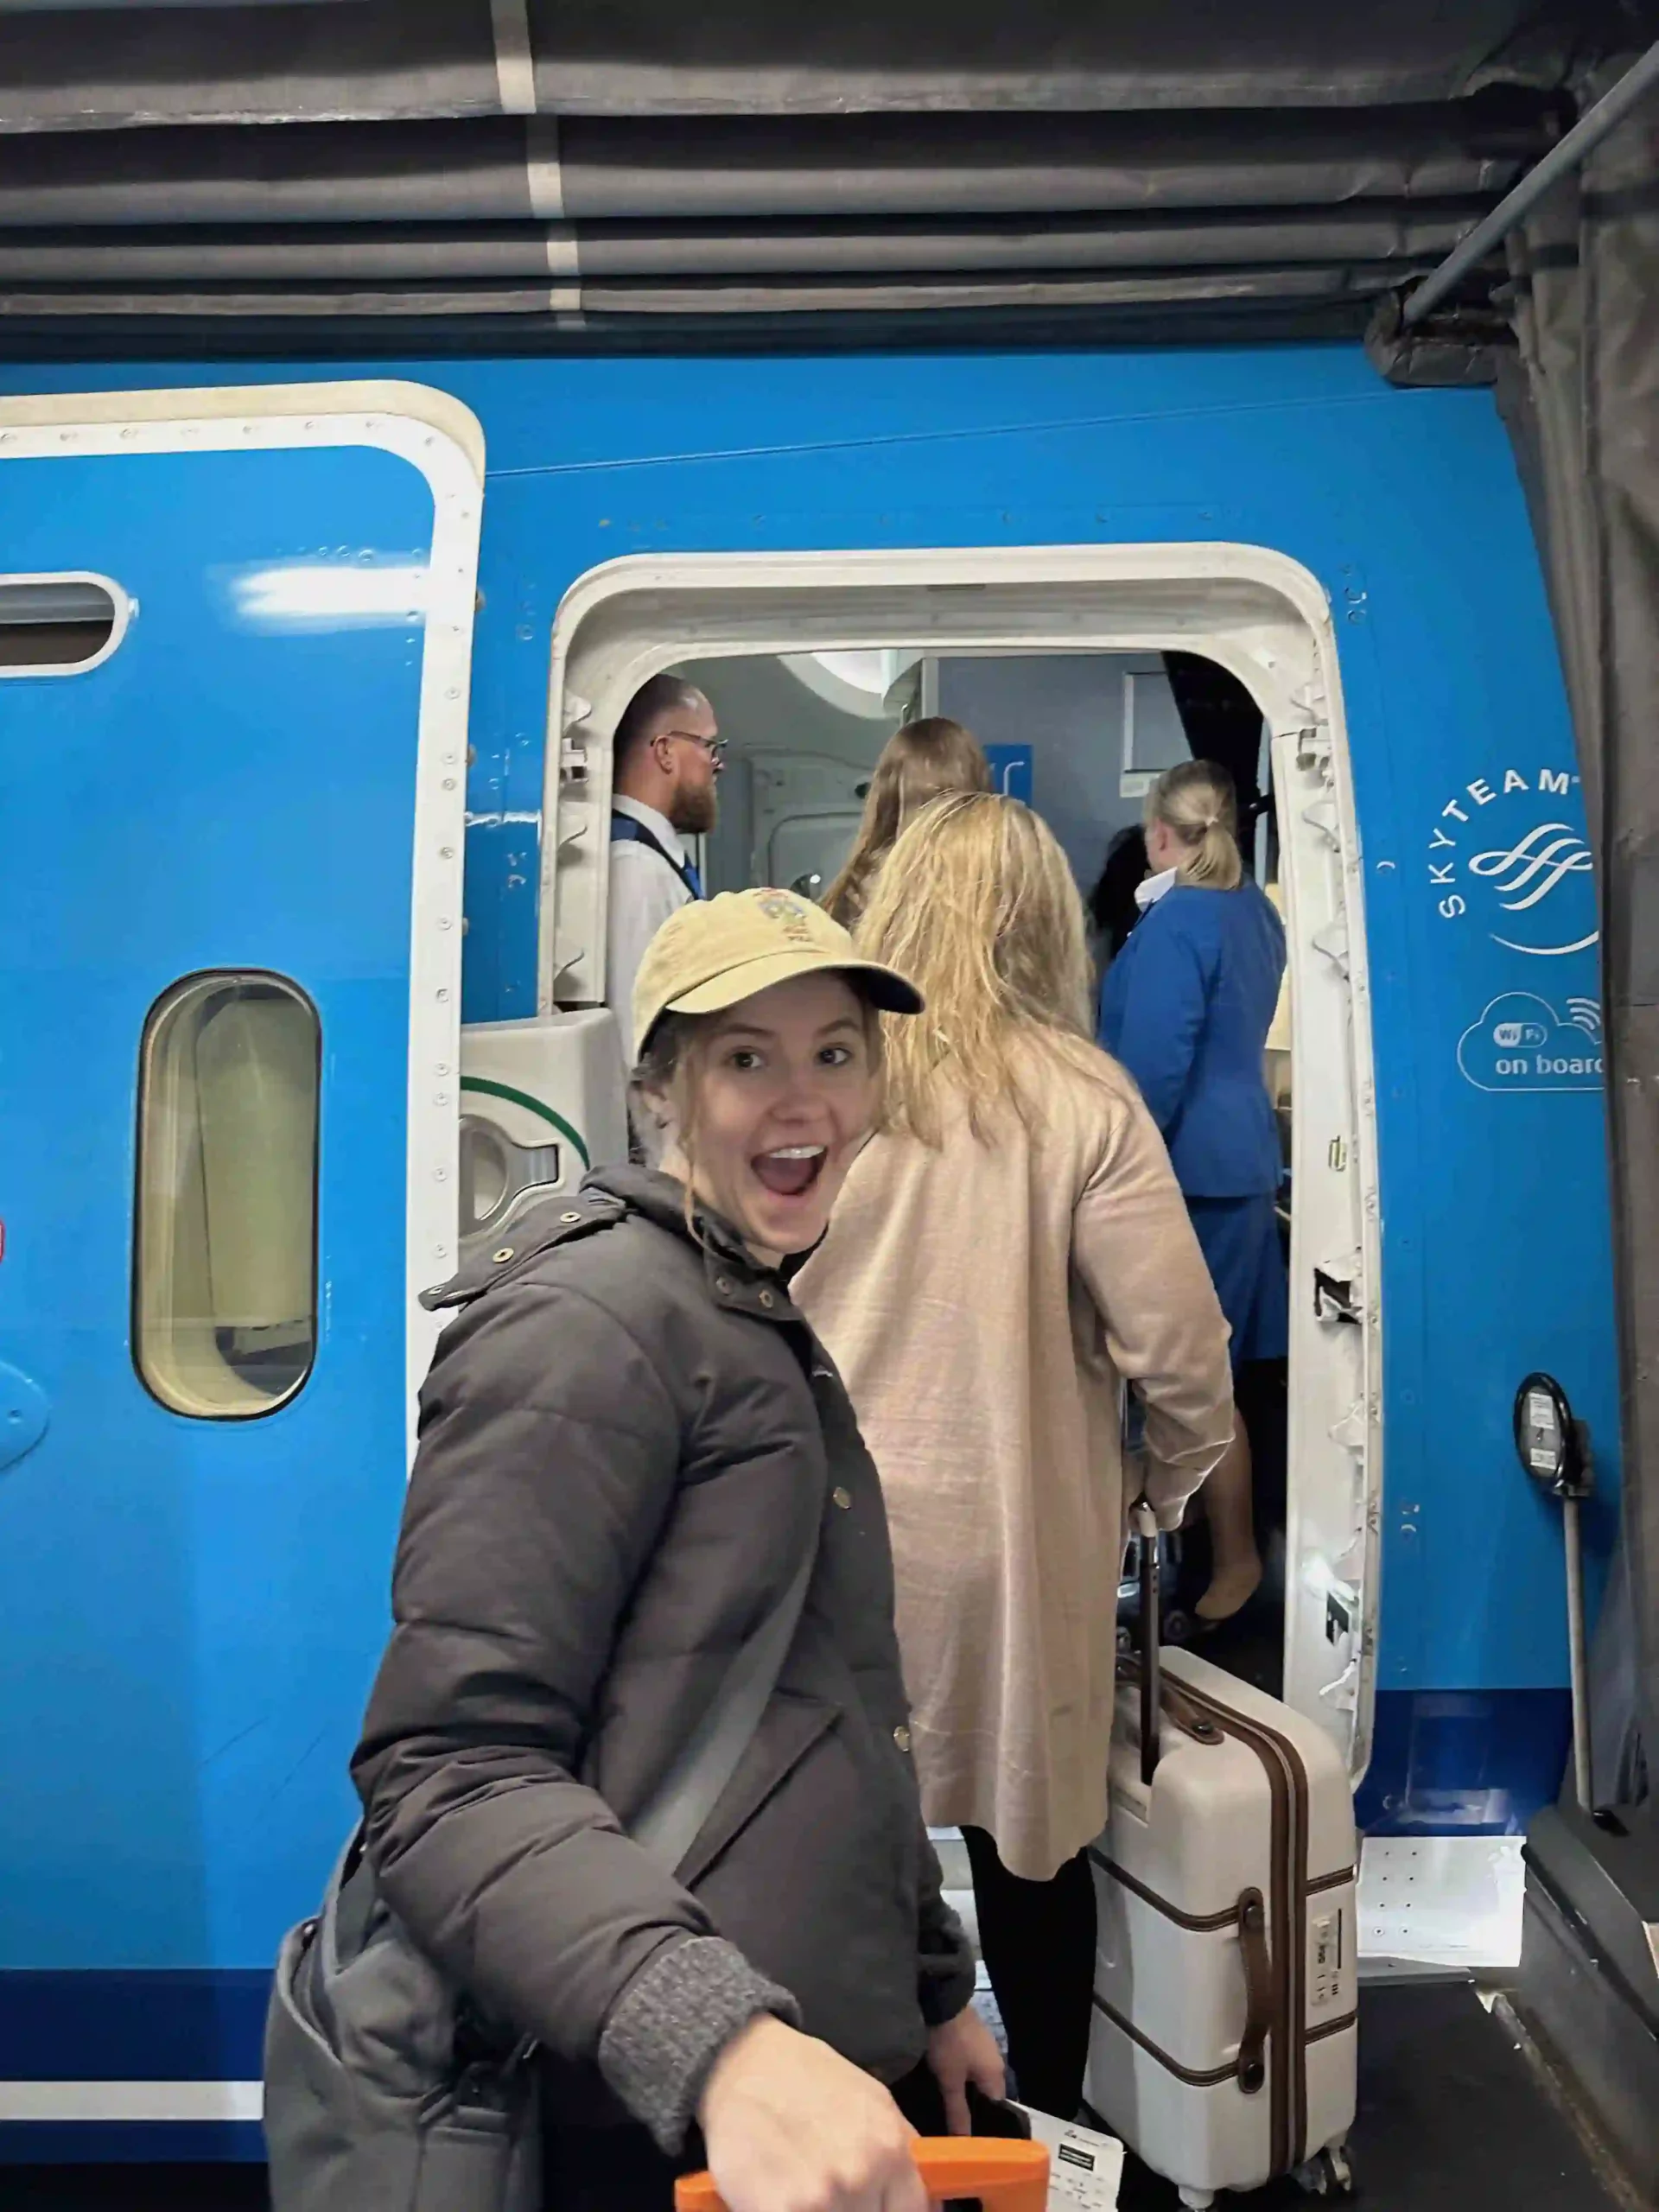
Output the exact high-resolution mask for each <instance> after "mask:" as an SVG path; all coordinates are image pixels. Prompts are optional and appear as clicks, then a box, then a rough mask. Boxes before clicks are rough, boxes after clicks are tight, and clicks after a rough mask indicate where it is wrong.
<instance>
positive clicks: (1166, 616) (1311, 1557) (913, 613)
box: [537, 543, 1383, 1779]
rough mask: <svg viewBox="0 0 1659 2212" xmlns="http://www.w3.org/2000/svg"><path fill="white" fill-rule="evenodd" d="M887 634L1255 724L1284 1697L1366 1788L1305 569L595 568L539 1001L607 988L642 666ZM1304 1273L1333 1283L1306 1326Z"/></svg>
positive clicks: (1315, 648) (1360, 969)
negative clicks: (613, 888)
mask: <svg viewBox="0 0 1659 2212" xmlns="http://www.w3.org/2000/svg"><path fill="white" fill-rule="evenodd" d="M880 645H906V646H911V647H920V648H921V649H922V650H924V651H925V652H926V653H927V654H929V655H931V656H939V655H944V654H950V653H964V652H971V653H987V652H1001V653H1048V652H1063V653H1077V652H1090V651H1097V652H1156V651H1160V650H1162V649H1165V648H1179V649H1181V650H1183V651H1185V652H1199V653H1203V654H1205V655H1206V656H1208V657H1209V658H1211V659H1213V660H1216V661H1217V662H1219V663H1220V664H1222V666H1224V667H1225V668H1227V669H1229V670H1230V671H1231V672H1232V673H1233V674H1234V675H1235V676H1236V677H1238V678H1239V679H1240V681H1241V682H1243V683H1244V684H1245V685H1246V686H1247V687H1248V689H1249V690H1250V692H1251V693H1252V695H1253V696H1255V699H1256V700H1257V702H1259V703H1260V705H1261V708H1262V714H1263V715H1264V717H1265V718H1266V720H1267V721H1268V727H1269V729H1270V732H1271V734H1272V741H1273V752H1274V780H1275V791H1276V800H1277V810H1278V822H1279V832H1280V849H1281V880H1282V883H1283V888H1284V893H1285V899H1286V913H1287V929H1288V934H1289V938H1290V944H1291V957H1290V976H1291V1012H1292V1023H1293V1070H1294V1072H1293V1090H1292V1096H1293V1154H1294V1162H1293V1173H1294V1184H1293V1188H1294V1194H1295V1204H1294V1224H1293V1229H1292V1238H1291V1355H1290V1356H1291V1363H1292V1374H1293V1376H1294V1378H1295V1387H1294V1390H1293V1392H1292V1394H1291V1408H1290V1427H1289V1461H1290V1505H1289V1516H1288V1528H1287V1548H1288V1554H1289V1556H1288V1561H1287V1600H1286V1611H1285V1694H1286V1697H1287V1700H1288V1701H1289V1702H1290V1703H1291V1704H1292V1705H1293V1706H1294V1707H1297V1708H1298V1709H1299V1710H1300V1711H1301V1712H1303V1713H1306V1714H1307V1715H1308V1716H1309V1718H1310V1719H1316V1720H1318V1721H1319V1722H1320V1723H1321V1724H1322V1725H1323V1726H1325V1728H1326V1729H1327V1730H1328V1732H1330V1733H1331V1735H1332V1737H1333V1738H1335V1739H1336V1740H1337V1742H1338V1744H1339V1745H1341V1746H1342V1748H1343V1750H1344V1752H1345V1754H1346V1755H1347V1757H1348V1758H1349V1762H1350V1765H1351V1770H1352V1772H1353V1774H1354V1776H1355V1778H1356V1779H1357V1778H1358V1777H1360V1776H1361V1775H1362V1774H1363V1771H1364V1770H1365V1767H1366V1764H1367V1763H1368V1762H1369V1759H1370V1738H1371V1726H1372V1711H1373V1705H1374V1698H1375V1687H1376V1683H1375V1674H1376V1627H1377V1618H1378V1600H1379V1532H1380V1528H1381V1499H1382V1484H1383V1436H1382V1395H1381V1393H1382V1319H1383V1317H1382V1308H1381V1296H1380V1293H1381V1275H1380V1268H1379V1257H1378V1236H1379V1230H1380V1222H1379V1214H1378V1200H1377V1179H1376V1114H1375V1084H1374V1078H1373V1073H1372V1060H1371V1020H1370V989H1369V983H1368V978H1367V968H1366V946H1365V920H1364V907H1363V897H1362V884H1363V876H1362V869H1361V856H1360V844H1359V835H1358V828H1357V822H1356V819H1355V814H1354V804H1353V791H1352V785H1351V779H1350V776H1349V761H1348V738H1347V728H1346V722H1345V719H1344V712H1343V704H1342V690H1341V682H1340V675H1339V671H1338V656H1337V648H1336V632H1335V627H1334V625H1333V623H1332V615H1331V607H1330V603H1329V601H1328V599H1327V597H1326V594H1325V590H1324V588H1323V587H1322V586H1321V585H1320V584H1319V582H1318V580H1317V579H1316V578H1315V577H1314V576H1313V575H1312V574H1311V573H1310V572H1309V571H1308V570H1307V569H1305V568H1303V567H1302V566H1301V565H1300V563H1298V562H1295V561H1293V560H1291V559H1289V558H1287V556H1285V555H1283V554H1281V553H1278V552H1275V551H1274V550H1271V549H1269V548H1267V547H1263V546H1255V545H1241V544H1225V543H1217V544H1193V545H1161V544H1160V545H1059V546H1056V545H1034V546H1014V547H1008V546H995V547H973V548H969V549H965V550H963V549H939V550H930V549H919V550H896V551H895V550H884V551H868V552H852V553H847V552H839V553H810V552H802V553H768V554H758V555H757V554H683V555H677V556H654V555H645V556H630V557H628V558H625V559H622V560H618V561H613V562H608V563H605V564H604V565H603V566H601V567H599V568H595V569H590V570H588V573H587V574H586V575H583V576H582V577H580V578H579V579H578V580H577V582H575V584H574V585H573V586H572V587H571V588H570V589H569V592H568V593H567V594H565V597H564V599H563V602H562V604H561V606H560V607H559V611H558V614H557V617H556V621H555V626H554V632H553V655H552V666H551V671H550V700H549V728H548V748H547V779H546V791H545V797H544V802H543V804H544V813H543V844H542V851H543V873H542V885H541V923H540V957H539V962H538V976H537V1006H538V1009H539V1010H540V1011H541V1012H542V1013H543V1014H552V1013H554V1012H556V1010H557V1009H558V1008H559V1007H561V1006H570V1005H580V1004H592V1003H595V1002H597V1001H599V1000H601V998H602V997H603V994H604V944H605V925H606V912H605V908H606V895H607V876H608V869H607V864H606V863H607V854H608V849H609V845H608V822H609V811H610V791H611V735H612V733H613V730H614V728H615V725H616V721H617V718H618V716H619V715H620V712H621V710H622V708H623V707H624V705H625V704H626V702H627V700H628V699H629V698H630V697H631V696H632V693H633V692H634V690H636V689H637V687H638V686H639V684H640V683H643V682H644V681H645V678H646V677H648V676H650V675H652V674H654V673H656V671H658V670H659V669H662V668H664V667H667V666H670V665H671V664H674V663H675V662H677V661H680V660H685V659H691V658H696V659H709V658H720V657H723V656H738V655H750V654H761V653H767V654H771V653H776V654H795V653H806V652H819V651H823V650H833V649H837V648H839V649H847V650H856V649H860V648H866V647H873V646H880ZM1104 737H1105V733H1104V732H1103V738H1104ZM1316 1268H1317V1269H1318V1271H1319V1274H1320V1275H1322V1276H1323V1277H1325V1278H1327V1279H1328V1280H1329V1281H1331V1282H1332V1283H1339V1284H1342V1285H1344V1286H1345V1289H1344V1292H1343V1294H1341V1296H1340V1298H1338V1296H1337V1294H1334V1293H1329V1292H1327V1293H1325V1294H1324V1295H1323V1296H1322V1298H1321V1300H1320V1306H1321V1311H1320V1313H1319V1314H1318V1315H1316V1313H1315V1306H1314V1278H1315V1270H1316ZM1339 1311H1342V1312H1346V1313H1350V1314H1351V1316H1352V1318H1351V1319H1347V1318H1344V1319H1338V1313H1339ZM1110 1573H1112V1567H1110V1566H1106V1567H1103V1574H1108V1575H1109V1574H1110Z"/></svg>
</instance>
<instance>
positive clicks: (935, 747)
mask: <svg viewBox="0 0 1659 2212" xmlns="http://www.w3.org/2000/svg"><path fill="white" fill-rule="evenodd" d="M990 788H991V771H990V765H989V763H988V761H987V760H986V758H985V753H984V750H983V748H982V746H981V744H980V741H979V740H978V739H977V738H976V736H975V735H974V734H973V732H972V731H971V730H969V729H964V728H963V726H962V724H961V723H960V722H953V721H951V720H950V717H949V715H928V716H927V718H926V719H925V721H919V722H906V724H905V726H904V727H903V728H902V729H897V730H895V731H894V732H893V735H892V736H891V737H890V738H889V739H888V740H887V744H886V745H885V746H884V747H882V752H881V758H880V760H878V761H877V762H876V764H875V767H874V772H872V774H871V777H870V788H869V791H868V793H867V794H866V796H865V800H864V818H863V820H862V821H861V823H859V825H858V835H857V836H856V837H855V839H854V841H853V849H852V851H851V852H850V853H849V855H847V859H846V862H845V864H844V866H843V867H842V871H841V874H839V875H838V876H837V877H836V880H835V881H834V882H833V883H832V884H831V885H830V886H829V889H828V890H827V891H826V892H825V893H824V894H823V901H822V903H823V906H824V907H825V909H826V911H827V912H829V913H831V914H833V915H834V916H835V918H836V920H837V921H838V922H839V923H840V924H841V925H842V928H843V929H849V930H850V929H853V928H855V926H856V925H857V922H858V918H859V915H860V914H861V912H863V908H864V903H865V901H866V899H868V897H869V892H870V884H871V881H872V880H873V878H874V875H875V872H876V870H877V869H878V868H880V865H881V863H882V861H884V860H886V858H887V855H888V854H889V853H890V852H891V851H892V850H893V844H894V842H895V841H896V840H897V838H898V836H899V832H900V830H902V829H903V828H904V827H905V824H906V823H907V822H908V821H910V819H911V818H912V816H913V815H915V814H916V813H917V812H918V811H919V810H920V809H921V808H922V807H924V806H925V805H926V804H928V802H929V800H930V799H935V798H939V797H941V795H942V794H943V793H944V792H946V791H989V789H990Z"/></svg>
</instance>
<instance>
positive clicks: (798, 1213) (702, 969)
mask: <svg viewBox="0 0 1659 2212" xmlns="http://www.w3.org/2000/svg"><path fill="white" fill-rule="evenodd" d="M920 1006H921V1000H920V997H919V995H918V993H917V992H916V991H915V989H914V988H912V985H910V984H909V983H908V982H906V981H905V979H904V978H903V977H902V976H899V975H898V974H896V973H895V972H894V971H893V969H889V968H884V967H882V966H880V964H879V963H875V962H873V961H865V960H860V959H858V958H857V957H856V956H855V953H854V951H853V946H852V940H851V938H849V936H848V934H847V932H846V931H844V930H843V929H842V927H841V926H840V925H839V924H838V923H836V922H835V921H832V920H831V919H830V918H829V915H828V914H826V913H825V912H823V909H822V908H821V907H818V906H814V905H812V904H811V902H810V901H809V900H805V899H795V898H792V897H791V896H790V895H789V894H788V893H785V892H781V891H772V890H759V891H747V892H727V893H722V894H721V897H720V898H718V899H714V900H712V901H709V902H707V903H702V904H697V905H694V906H686V907H683V908H682V909H681V911H680V912H678V913H677V914H676V915H675V916H674V918H673V919H672V920H671V921H670V922H669V923H667V924H666V925H664V928H663V929H662V930H661V931H659V932H658V936H657V938H656V939H655V941H654V942H653V944H652V947H651V950H650V951H649V952H648V953H647V954H646V956H645V963H644V964H643V966H642V967H641V969H640V971H639V987H638V988H637V990H636V992H635V995H634V1030H635V1035H636V1038H637V1039H638V1042H639V1068H638V1070H637V1071H636V1073H635V1077H634V1088H635V1090H636V1093H637V1095H638V1096H639V1099H640V1101H641V1103H642V1104H643V1106H644V1107H645V1110H646V1112H648V1113H649V1114H650V1115H651V1116H652V1118H653V1119H654V1120H655V1121H656V1122H657V1123H658V1127H659V1128H661V1129H662V1131H663V1133H664V1140H665V1142H666V1144H667V1147H668V1149H667V1152H666V1154H665V1156H664V1161H663V1166H664V1171H665V1172H666V1173H669V1174H671V1175H672V1176H673V1177H674V1178H675V1179H677V1181H679V1182H680V1183H682V1184H683V1185H684V1187H685V1191H686V1203H687V1205H688V1207H689V1206H690V1205H691V1204H692V1202H693V1199H694V1198H698V1199H702V1201H703V1202H704V1203H705V1204H707V1205H710V1206H712V1207H714V1208H715V1211H717V1212H719V1213H720V1214H721V1216H722V1217H724V1219H726V1220H727V1221H728V1222H729V1223H730V1224H732V1226H733V1227H734V1229H736V1230H738V1232H739V1233H740V1235H741V1236H742V1237H743V1239H744V1242H745V1243H746V1244H747V1246H748V1248H749V1249H750V1250H751V1251H752V1252H753V1254H754V1255H755V1256H756V1257H757V1258H759V1259H760V1260H761V1261H762V1262H763V1263H764V1264H766V1265H768V1266H775V1265H777V1264H778V1262H779V1261H780V1260H781V1259H783V1258H785V1257H786V1256H787V1255H791V1254H793V1253H799V1252H808V1251H810V1250H811V1249H812V1247H813V1246H814V1245H815V1244H816V1243H817V1242H818V1241H819V1239H820V1238H821V1237H822V1236H823V1233H824V1230H826V1229H827V1228H828V1226H829V1211H830V1208H831V1207H832V1206H833V1205H834V1204H835V1202H836V1197H837V1195H838V1194H839V1192H840V1190H841V1186H842V1183H843V1182H844V1181H845V1179H846V1175H847V1171H848V1169H849V1167H850V1166H852V1163H853V1160H854V1159H855V1157H856V1155H857V1154H858V1151H859V1148H860V1147H861V1145H862V1144H863V1142H864V1141H865V1139H866V1138H867V1137H868V1135H869V1133H870V1130H871V1128H872V1127H873V1126H874V1122H875V1119H876V1113H877V1106H878V1101H879V1085H880V1060H881V1033H880V1020H879V1018H878V1017H879V1015H880V1013H881V1012H882V1011H886V1012H887V1013H893V1014H915V1013H917V1012H918V1011H919V1010H920Z"/></svg>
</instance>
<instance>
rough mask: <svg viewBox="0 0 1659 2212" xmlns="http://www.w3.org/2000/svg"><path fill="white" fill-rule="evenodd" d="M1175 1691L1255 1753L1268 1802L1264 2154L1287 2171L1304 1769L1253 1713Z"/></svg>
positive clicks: (1301, 1909)
mask: <svg viewBox="0 0 1659 2212" xmlns="http://www.w3.org/2000/svg"><path fill="white" fill-rule="evenodd" d="M1181 1689H1182V1692H1183V1694H1185V1696H1186V1697H1187V1698H1189V1699H1190V1700H1192V1702H1193V1703H1194V1704H1195V1705H1197V1706H1198V1707H1199V1709H1200V1710H1201V1711H1203V1712H1205V1713H1210V1714H1212V1715H1213V1716H1214V1718H1215V1719H1216V1721H1217V1724H1218V1725H1219V1726H1220V1728H1221V1730H1222V1732H1223V1733H1224V1735H1228V1736H1231V1737H1233V1738H1236V1740H1237V1741H1238V1742H1239V1743H1241V1744H1243V1745H1246V1746H1248V1748H1249V1750H1251V1751H1254V1752H1255V1756H1256V1758H1258V1759H1260V1761H1261V1762H1262V1771H1263V1772H1264V1773H1265V1774H1266V1776H1267V1777H1268V1795H1269V1797H1270V1799H1271V1802H1272V1808H1273V1812H1272V1827H1271V1835H1270V1841H1269V1848H1270V1850H1271V1853H1272V1871H1273V1915H1272V1926H1271V1929H1270V1930H1269V1933H1270V1936H1271V1939H1272V1946H1273V1953H1272V1966H1273V1970H1274V1971H1273V1981H1274V2005H1273V2017H1272V2019H1271V2021H1270V2023H1269V2024H1268V2049H1269V2050H1270V2051H1271V2054H1272V2059H1273V2063H1272V2064H1271V2066H1270V2067H1269V2068H1268V2094H1269V2100H1270V2103H1269V2124H1270V2126H1271V2131H1272V2133H1271V2152H1270V2155H1271V2158H1272V2163H1273V2171H1274V2172H1275V2173H1289V2172H1291V2171H1294V2169H1295V2168H1296V2167H1297V2166H1299V2165H1300V2164H1301V2163H1302V2161H1303V2159H1304V2158H1305V2157H1306V2148H1305V2145H1306V2135H1307V2070H1306V2056H1305V2054H1306V2022H1305V2021H1304V2019H1303V2018H1302V2014H1303V2010H1304V1996H1303V1991H1302V1966H1303V1957H1302V1955H1303V1952H1304V1951H1305V1949H1306V1944H1307V1889H1308V1885H1307V1799H1308V1787H1307V1770H1306V1768H1305V1767H1304V1766H1303V1764H1302V1759H1301V1754H1300V1751H1297V1749H1296V1746H1295V1745H1294V1744H1292V1743H1290V1742H1289V1741H1288V1740H1287V1738H1285V1737H1283V1736H1281V1734H1280V1733H1279V1732H1278V1730H1277V1729H1275V1728H1269V1727H1268V1726H1265V1724H1264V1723H1262V1721H1259V1720H1250V1719H1246V1718H1245V1716H1244V1715H1243V1713H1236V1712H1235V1711H1234V1710H1233V1708H1232V1707H1230V1706H1228V1705H1224V1704H1222V1702H1221V1701H1220V1700H1219V1699H1217V1698H1213V1697H1211V1696H1210V1695H1209V1694H1207V1692H1205V1691H1204V1690H1201V1689H1198V1688H1194V1686H1193V1685H1192V1683H1191V1682H1183V1683H1182V1684H1181Z"/></svg>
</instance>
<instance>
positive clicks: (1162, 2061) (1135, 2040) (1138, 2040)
mask: <svg viewBox="0 0 1659 2212" xmlns="http://www.w3.org/2000/svg"><path fill="white" fill-rule="evenodd" d="M1093 2002H1094V2007H1095V2010H1096V2012H1100V2013H1103V2015H1104V2016H1105V2018H1107V2019H1109V2021H1110V2022H1111V2024H1112V2025H1113V2026H1114V2027H1115V2028H1116V2030H1117V2031H1118V2033H1119V2034H1120V2035H1125V2036H1127V2037H1128V2039H1129V2041H1130V2042H1131V2043H1132V2044H1134V2045H1135V2048H1136V2050H1144V2051H1145V2052H1146V2054H1147V2057H1148V2058H1155V2059H1156V2060H1157V2062H1158V2063H1159V2065H1160V2066H1161V2067H1162V2068H1163V2069H1164V2071H1165V2073H1166V2074H1173V2075H1174V2076H1175V2079H1176V2080H1177V2081H1178V2082H1185V2084H1186V2086H1187V2088H1189V2089H1218V2088H1221V2086H1222V2084H1223V2083H1224V2082H1236V2080H1237V2079H1238V2061H1237V2060H1236V2059H1235V2060H1234V2061H1233V2063H1232V2064H1231V2065H1230V2066H1220V2067H1217V2068H1215V2069H1212V2070H1211V2072H1210V2073H1208V2074H1199V2073H1195V2072H1194V2070H1193V2069H1192V2067H1190V2066H1183V2065H1182V2064H1181V2063H1180V2062H1179V2059H1174V2058H1172V2057H1171V2056H1170V2055H1169V2053H1168V2052H1167V2051H1166V2050H1160V2049H1159V2048H1158V2045H1157V2044H1155V2043H1154V2041H1153V2040H1152V2037H1150V2036H1144V2035H1142V2034H1141V2031H1140V2029H1139V2028H1137V2027H1136V2026H1135V2024H1134V2023H1133V2022H1132V2021H1129V2020H1126V2019H1125V2018H1124V2017H1123V2015H1122V2013H1121V2012H1119V2011H1118V2009H1117V2007H1116V2005H1109V2004H1108V2003H1107V2002H1106V1999H1104V1998H1103V1997H1102V1996H1100V1995H1099V1994H1098V1993H1096V1996H1095V1998H1094V2000H1093Z"/></svg>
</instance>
